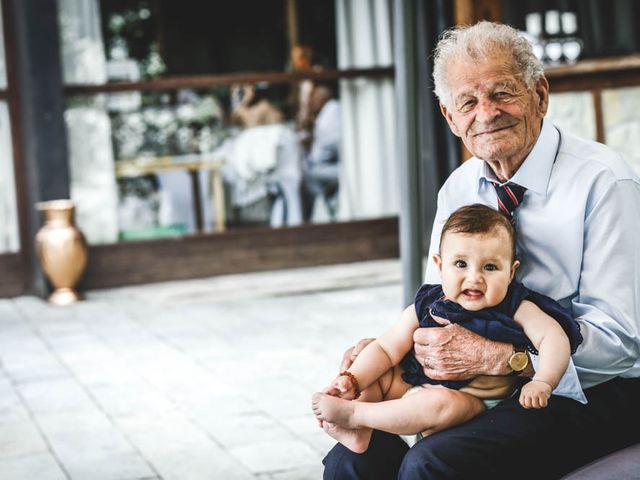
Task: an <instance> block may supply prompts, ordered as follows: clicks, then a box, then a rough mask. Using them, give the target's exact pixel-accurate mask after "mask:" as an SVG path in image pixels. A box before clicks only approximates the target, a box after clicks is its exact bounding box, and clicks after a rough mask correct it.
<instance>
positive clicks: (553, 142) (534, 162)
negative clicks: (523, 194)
mask: <svg viewBox="0 0 640 480" xmlns="http://www.w3.org/2000/svg"><path fill="white" fill-rule="evenodd" d="M559 143H560V132H558V130H557V129H556V128H555V127H554V126H553V125H552V123H551V122H547V121H543V122H542V129H541V130H540V135H539V136H538V140H537V141H536V144H535V145H534V146H533V149H532V150H531V152H530V153H529V155H527V158H525V159H524V162H522V165H520V168H519V169H518V171H517V172H516V173H515V175H514V176H513V177H511V178H510V179H509V181H510V182H513V183H517V184H518V185H521V186H523V187H525V188H526V189H527V190H531V191H533V192H536V193H539V194H541V195H546V193H547V187H548V185H549V178H550V177H551V169H552V168H553V163H554V162H555V160H556V156H557V152H558V148H559V147H560V145H559ZM487 182H498V183H502V182H500V181H499V180H498V179H497V177H496V175H495V173H493V170H491V168H490V167H489V164H488V163H487V162H482V170H481V173H480V179H479V182H478V189H480V188H482V185H483V184H485V183H487Z"/></svg>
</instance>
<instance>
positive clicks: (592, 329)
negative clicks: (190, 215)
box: [425, 121, 640, 388]
mask: <svg viewBox="0 0 640 480" xmlns="http://www.w3.org/2000/svg"><path fill="white" fill-rule="evenodd" d="M490 180H496V176H495V174H494V173H493V171H492V170H491V169H490V168H489V166H488V164H486V163H485V162H484V161H482V160H479V159H477V158H475V157H473V158H471V159H469V160H467V161H465V162H464V163H463V164H462V165H461V166H460V167H458V168H457V169H456V170H455V171H454V172H453V173H452V174H451V175H450V177H449V178H448V179H447V181H446V182H445V184H444V185H443V187H442V188H441V190H440V192H439V193H438V209H437V212H436V218H435V221H434V226H433V233H432V236H431V246H430V249H429V265H428V267H427V272H426V279H425V282H426V283H440V281H441V280H440V277H439V274H438V271H437V269H436V268H435V265H434V264H433V262H432V261H431V257H432V255H433V254H434V253H435V252H437V251H438V245H439V242H440V232H441V231H442V226H443V225H444V222H445V221H446V219H447V218H448V217H449V215H450V214H451V213H452V212H453V211H454V210H456V209H457V208H459V207H461V206H463V205H468V204H471V203H482V204H485V205H488V206H490V207H493V208H496V209H497V208H498V205H497V199H496V193H495V190H494V189H493V186H492V185H491V184H490V183H489V181H490ZM510 181H512V182H515V183H517V184H519V185H522V186H523V187H526V188H527V191H526V193H525V196H524V199H523V201H522V204H521V205H520V206H519V207H518V208H517V209H516V211H515V213H514V216H515V218H516V230H517V236H518V240H517V254H518V259H519V260H520V262H521V266H520V268H518V270H517V271H516V277H517V279H518V280H519V281H521V282H522V283H524V284H525V285H526V286H527V287H529V288H530V289H532V290H536V291H538V292H540V293H543V294H545V295H548V296H550V297H551V298H554V299H555V300H557V301H558V302H560V304H562V305H563V306H565V307H567V308H569V309H570V310H571V311H572V312H573V316H574V318H575V319H576V320H577V322H578V323H579V325H580V328H581V332H582V336H583V337H584V341H583V343H582V344H581V345H580V347H578V350H577V351H576V353H575V354H574V355H573V363H574V364H575V368H576V371H577V374H578V377H579V379H580V383H581V385H582V387H583V388H589V387H592V386H594V385H597V384H599V383H602V382H605V381H607V380H609V379H611V378H613V377H616V376H623V377H640V360H639V352H640V339H639V332H640V248H639V247H638V246H637V244H638V241H639V240H640V180H639V179H638V177H637V176H636V175H635V173H634V172H633V171H632V169H631V167H630V166H629V165H628V164H627V163H626V162H625V161H624V160H623V159H622V157H621V156H620V155H618V154H617V153H616V152H614V151H613V150H611V149H610V148H608V147H606V146H605V145H602V144H599V143H596V142H592V141H587V140H583V139H580V138H578V137H576V136H573V135H571V134H569V133H567V132H565V131H562V130H558V129H557V128H556V127H554V126H553V125H552V124H551V123H550V122H548V121H545V122H543V126H542V131H541V133H540V137H539V138H538V141H537V142H536V144H535V146H534V148H533V149H532V151H531V153H530V154H529V155H528V156H527V158H526V159H525V161H524V163H523V164H522V165H521V166H520V168H519V169H518V171H517V172H516V173H515V175H514V176H513V177H512V178H511V179H510ZM532 360H533V363H534V366H535V364H536V363H537V359H536V358H533V359H532ZM570 370H571V368H570Z"/></svg>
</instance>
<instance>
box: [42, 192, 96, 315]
mask: <svg viewBox="0 0 640 480" xmlns="http://www.w3.org/2000/svg"><path fill="white" fill-rule="evenodd" d="M36 208H37V209H38V210H39V211H40V212H42V213H43V216H44V225H43V226H42V228H41V229H40V230H38V233H37V234H36V251H37V253H38V258H39V260H40V265H41V266H42V269H43V270H44V273H45V274H46V275H47V278H48V279H49V281H50V282H51V284H52V285H53V287H54V291H53V293H52V294H51V295H50V296H49V301H50V302H51V303H53V304H55V305H69V304H71V303H74V302H77V301H78V300H80V295H79V293H78V292H77V291H76V290H75V286H76V284H77V283H78V280H80V277H81V276H82V273H83V272H84V269H85V267H86V265H87V242H86V240H85V238H84V235H83V234H82V232H81V231H80V230H78V228H77V227H76V226H75V224H74V214H75V206H74V204H73V202H72V201H71V200H51V201H48V202H39V203H37V204H36Z"/></svg>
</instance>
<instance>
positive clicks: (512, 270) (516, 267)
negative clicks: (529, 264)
mask: <svg viewBox="0 0 640 480" xmlns="http://www.w3.org/2000/svg"><path fill="white" fill-rule="evenodd" d="M519 266H520V261H518V260H514V261H513V265H511V278H510V280H509V281H511V280H513V277H514V275H515V274H516V270H517V269H518V267H519Z"/></svg>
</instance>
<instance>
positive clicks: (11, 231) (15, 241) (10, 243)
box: [0, 102, 20, 253]
mask: <svg viewBox="0 0 640 480" xmlns="http://www.w3.org/2000/svg"><path fill="white" fill-rule="evenodd" d="M19 249H20V241H19V236H18V210H17V205H16V188H15V179H14V174H13V150H12V146H11V129H10V124H9V110H8V108H7V104H6V102H0V253H7V252H17V251H18V250H19Z"/></svg>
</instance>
